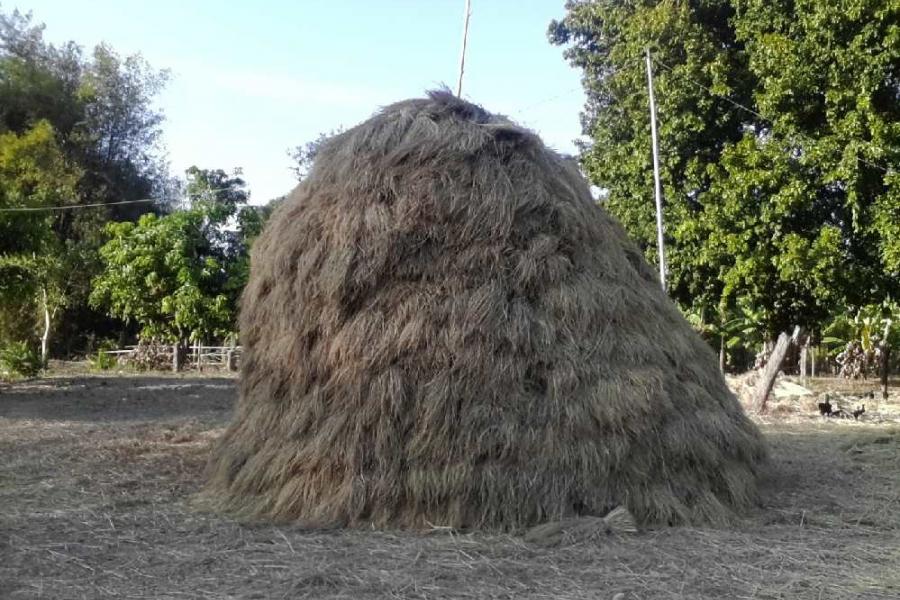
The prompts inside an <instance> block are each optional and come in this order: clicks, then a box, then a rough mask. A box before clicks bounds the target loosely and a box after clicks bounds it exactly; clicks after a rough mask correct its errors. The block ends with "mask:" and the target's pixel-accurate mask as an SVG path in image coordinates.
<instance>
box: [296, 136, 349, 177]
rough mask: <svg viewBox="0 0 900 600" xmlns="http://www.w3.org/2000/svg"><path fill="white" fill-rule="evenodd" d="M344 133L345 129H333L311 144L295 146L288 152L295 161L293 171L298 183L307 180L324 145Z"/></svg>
mask: <svg viewBox="0 0 900 600" xmlns="http://www.w3.org/2000/svg"><path fill="white" fill-rule="evenodd" d="M343 131H344V128H343V127H338V128H337V129H332V130H331V131H329V132H328V133H320V134H319V136H318V137H317V138H316V139H314V140H312V141H311V142H306V143H305V144H300V145H299V146H294V147H293V148H291V149H289V150H288V156H289V157H290V158H291V161H293V164H292V165H291V171H292V172H293V173H294V177H296V178H297V181H303V180H304V179H306V176H307V175H308V174H309V170H310V169H311V168H312V165H313V162H314V161H315V160H316V155H318V154H319V149H320V148H321V147H322V145H323V144H325V142H327V141H328V140H330V139H331V138H333V137H334V136H336V135H338V134H340V133H342V132H343Z"/></svg>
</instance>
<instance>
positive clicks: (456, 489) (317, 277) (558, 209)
mask: <svg viewBox="0 0 900 600" xmlns="http://www.w3.org/2000/svg"><path fill="white" fill-rule="evenodd" d="M240 327H241V337H242V340H243V344H244V359H243V365H242V374H241V381H240V400H239V401H238V405H237V410H236V414H235V416H234V421H233V422H232V424H231V425H230V427H229V428H228V430H227V432H226V433H225V434H224V436H223V438H222V439H221V441H220V442H219V444H218V446H217V447H216V448H215V450H214V452H213V455H212V458H211V460H210V463H209V468H208V476H209V481H208V485H207V488H206V490H205V492H204V495H203V497H204V498H205V500H206V501H207V502H208V503H210V504H212V505H213V506H215V507H216V508H218V509H220V510H224V511H227V512H229V513H231V514H236V515H240V516H243V517H251V518H263V519H275V520H292V521H297V522H301V523H304V524H306V525H311V526H334V525H340V526H356V525H363V524H374V525H376V526H386V527H424V526H428V524H433V525H446V526H453V527H463V528H480V529H489V530H517V529H519V528H522V527H526V526H531V525H534V524H537V523H542V522H546V521H553V520H559V519H566V518H571V517H572V516H576V515H604V514H606V513H607V512H608V511H609V510H610V509H611V508H613V507H617V506H620V505H624V506H625V507H627V509H628V510H629V511H631V513H632V514H633V515H634V516H635V517H636V518H637V519H638V521H640V522H643V523H682V522H721V521H724V520H727V519H728V517H729V515H731V514H732V512H733V511H734V510H735V509H741V508H743V507H747V506H748V505H749V504H751V503H752V502H753V499H754V496H755V492H756V478H757V477H756V474H757V470H758V467H759V465H760V464H761V462H762V461H763V459H764V455H765V452H764V447H763V444H762V442H761V439H760V434H759V432H758V431H757V429H756V428H755V427H754V426H753V424H752V423H751V422H750V421H749V420H748V419H747V418H746V417H745V415H744V414H743V413H742V411H741V408H740V406H739V405H738V403H737V401H736V400H735V398H734V396H733V395H732V394H731V393H730V392H729V390H728V388H727V387H726V384H725V381H724V379H723V378H722V376H721V375H720V373H719V371H718V369H717V366H716V359H715V357H714V356H713V354H712V352H711V350H710V349H709V348H708V347H707V345H706V344H705V343H704V342H703V341H702V340H701V339H700V338H699V337H698V336H697V335H696V334H695V333H694V332H693V331H692V330H691V328H690V327H689V325H688V324H687V322H686V321H685V320H684V319H683V318H682V316H681V315H680V313H679V312H678V310H677V309H676V307H675V306H674V305H673V303H672V302H671V301H670V300H669V299H668V298H667V297H666V296H665V295H664V294H663V293H662V291H661V290H660V286H659V281H658V280H657V278H656V276H655V275H654V270H653V269H652V268H651V267H650V266H649V265H648V264H647V263H646V262H645V260H644V258H643V257H642V255H641V253H640V251H639V249H638V248H637V247H636V246H635V245H634V244H633V243H632V242H630V241H629V240H628V238H627V237H626V234H625V232H624V230H623V229H622V227H621V226H620V225H619V224H618V223H617V222H616V221H614V220H613V219H612V218H611V217H610V216H609V215H608V214H607V213H606V212H605V211H604V210H603V209H602V208H600V207H599V206H597V204H596V203H595V202H594V201H593V200H592V198H591V195H590V193H589V190H588V187H587V185H586V183H585V181H584V180H583V179H582V177H581V176H580V174H579V173H578V171H577V168H576V166H574V165H573V164H572V162H571V161H569V160H566V159H564V158H563V157H561V156H559V155H558V154H556V153H554V152H552V151H551V150H549V149H547V148H546V147H545V146H544V145H543V144H542V143H541V141H540V140H539V139H538V138H537V137H536V136H535V135H534V134H532V133H531V132H529V131H527V130H525V129H522V128H520V127H518V126H516V125H514V124H513V123H511V122H510V121H508V120H507V119H505V118H503V117H499V116H495V115H492V114H490V113H488V112H486V111H485V110H483V109H482V108H480V107H479V106H476V105H473V104H469V103H467V102H464V101H462V100H459V99H457V98H455V97H453V96H451V95H450V94H447V93H442V92H438V93H432V94H430V96H429V97H428V98H424V99H414V100H408V101H405V102H400V103H397V104H394V105H392V106H389V107H387V108H385V109H383V110H382V111H381V112H379V113H378V114H376V115H375V116H374V117H372V118H371V119H369V120H368V121H366V122H365V123H363V124H361V125H359V126H357V127H355V128H354V129H351V130H349V131H347V132H345V133H343V134H341V135H339V136H337V137H336V138H334V139H333V140H332V141H331V142H330V143H328V144H327V145H326V146H325V147H323V148H322V150H321V152H320V154H319V156H318V158H317V160H316V163H315V165H314V167H313V169H312V172H311V173H310V176H309V177H308V179H307V180H306V181H305V182H304V183H303V184H301V185H300V186H299V187H298V188H297V189H296V190H295V191H294V192H293V193H292V194H291V196H290V197H289V198H288V200H287V201H286V202H285V203H284V205H283V206H282V207H281V208H280V209H279V210H278V211H277V212H276V214H275V215H274V216H273V217H272V220H271V222H270V223H269V225H268V226H267V228H266V230H265V232H264V233H263V234H262V236H261V237H260V239H259V240H258V242H257V243H256V246H255V248H254V252H253V257H252V268H251V277H250V282H249V285H248V286H247V289H246V291H245V293H244V296H243V307H242V312H241V321H240Z"/></svg>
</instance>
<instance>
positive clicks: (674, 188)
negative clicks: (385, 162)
mask: <svg viewBox="0 0 900 600" xmlns="http://www.w3.org/2000/svg"><path fill="white" fill-rule="evenodd" d="M566 7H567V14H566V15H565V17H564V18H563V19H562V20H560V21H558V22H554V23H552V24H551V26H550V39H551V41H552V42H553V43H556V44H560V45H564V46H566V50H565V54H566V57H567V58H568V60H569V61H570V62H571V63H572V64H573V65H574V66H576V67H578V68H580V69H581V70H582V71H583V73H584V76H583V83H584V88H585V91H586V93H587V105H586V109H585V113H584V115H583V126H584V131H585V134H587V135H588V136H589V137H590V138H591V143H590V145H588V146H586V147H584V148H583V151H582V155H581V160H582V165H583V168H584V170H585V171H586V173H587V174H588V175H589V177H590V178H591V180H592V181H593V183H595V184H596V185H598V186H600V187H601V188H604V189H605V190H607V200H606V203H607V207H608V208H609V210H610V211H611V212H612V213H614V214H615V215H616V216H617V217H618V218H619V219H620V220H621V221H622V222H623V224H624V225H625V226H626V228H627V229H628V230H629V232H630V234H631V235H632V236H633V237H634V238H635V239H636V240H637V241H638V242H639V243H640V244H641V245H642V247H643V248H644V249H645V252H646V254H647V255H648V258H650V259H651V260H656V256H655V254H656V249H655V221H654V218H655V216H654V202H653V195H652V194H653V183H652V165H651V153H650V131H649V118H648V97H647V91H646V86H647V80H646V72H645V68H644V63H643V61H642V58H643V53H644V50H645V48H648V47H649V48H650V50H651V52H652V55H653V58H654V68H655V71H656V73H655V84H656V96H657V102H658V112H659V117H660V122H661V126H660V130H659V137H660V146H661V154H662V165H661V167H662V179H663V187H664V192H665V193H664V195H665V210H664V218H665V223H666V243H667V252H668V255H669V261H668V262H669V268H670V273H669V280H670V286H669V288H670V293H671V294H672V295H673V297H674V298H675V299H676V300H677V301H678V302H679V303H680V304H682V305H683V306H685V307H689V308H691V307H692V308H693V310H695V311H697V312H700V313H715V314H719V315H721V317H720V318H717V319H716V320H717V321H720V322H725V321H727V320H728V319H729V315H731V314H734V313H735V311H736V309H737V307H738V306H739V305H743V306H750V307H752V308H753V309H754V310H758V311H759V314H760V316H761V319H762V323H761V327H762V328H763V330H764V331H765V332H766V333H767V335H769V336H772V335H774V334H776V333H777V332H778V331H781V330H785V329H788V328H789V327H790V326H792V325H794V324H800V325H803V326H806V327H808V328H810V329H812V330H817V329H820V328H821V325H822V323H823V322H824V321H826V320H827V317H828V314H829V313H830V312H831V311H833V309H834V307H835V306H839V305H840V306H848V307H851V308H852V307H859V306H862V305H865V304H871V303H879V302H881V301H883V300H884V299H885V298H887V297H889V296H891V295H893V296H894V297H896V295H897V292H898V286H900V269H898V266H900V265H898V257H900V246H898V244H900V242H898V241H897V240H898V239H900V238H898V235H897V234H898V232H900V225H898V224H897V223H898V222H900V219H898V217H900V202H898V200H900V195H898V188H897V183H898V181H897V175H896V174H895V173H894V172H893V171H892V168H893V166H894V165H896V164H898V162H900V160H898V159H900V118H898V117H900V67H898V65H900V37H898V36H900V27H898V23H900V5H898V4H897V3H896V2H893V1H892V0H847V1H843V2H838V3H834V2H829V1H826V0H779V1H778V2H770V1H768V0H688V1H675V0H663V1H649V0H648V1H641V2H619V1H617V0H599V1H596V2H582V1H570V2H568V3H567V5H566Z"/></svg>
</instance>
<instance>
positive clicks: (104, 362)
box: [89, 340, 119, 371]
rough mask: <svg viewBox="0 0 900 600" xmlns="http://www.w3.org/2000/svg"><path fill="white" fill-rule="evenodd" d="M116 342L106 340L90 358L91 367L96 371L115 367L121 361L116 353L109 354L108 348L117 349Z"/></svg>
mask: <svg viewBox="0 0 900 600" xmlns="http://www.w3.org/2000/svg"><path fill="white" fill-rule="evenodd" d="M115 349H116V344H115V342H112V341H111V340H104V341H103V342H101V343H100V345H99V346H98V348H97V353H96V355H95V356H94V357H93V358H90V359H89V361H90V363H91V369H94V370H95V371H108V370H110V369H113V368H115V367H116V366H117V365H118V364H119V362H118V359H117V358H116V356H115V355H114V354H107V353H106V352H107V351H108V350H115Z"/></svg>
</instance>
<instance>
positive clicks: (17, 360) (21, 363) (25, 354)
mask: <svg viewBox="0 0 900 600" xmlns="http://www.w3.org/2000/svg"><path fill="white" fill-rule="evenodd" d="M40 372H41V357H40V355H39V354H38V352H37V350H36V349H35V348H33V347H32V346H30V345H29V344H28V343H27V342H9V343H7V344H6V345H5V346H3V347H0V377H3V378H4V379H17V378H19V377H34V376H35V375H37V374H38V373H40Z"/></svg>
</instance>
